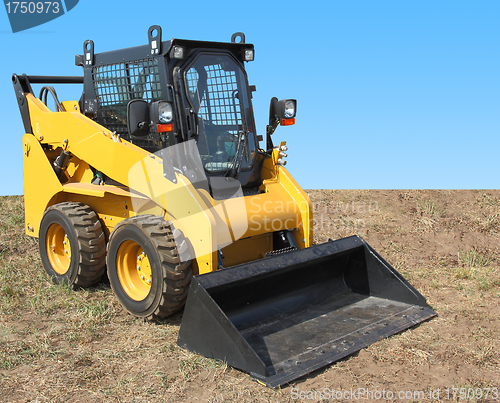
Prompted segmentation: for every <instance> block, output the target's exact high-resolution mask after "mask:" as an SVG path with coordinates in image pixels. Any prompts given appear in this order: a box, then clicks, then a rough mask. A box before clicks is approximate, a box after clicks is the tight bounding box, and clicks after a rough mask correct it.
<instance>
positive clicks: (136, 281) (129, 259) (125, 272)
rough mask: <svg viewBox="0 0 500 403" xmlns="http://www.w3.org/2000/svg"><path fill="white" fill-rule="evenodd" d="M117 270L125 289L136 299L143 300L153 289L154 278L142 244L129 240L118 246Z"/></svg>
mask: <svg viewBox="0 0 500 403" xmlns="http://www.w3.org/2000/svg"><path fill="white" fill-rule="evenodd" d="M116 270H117V273H118V279H119V280H120V284H121V286H122V288H123V290H124V291H125V292H126V293H127V295H128V296H129V297H130V298H132V299H133V300H135V301H142V300H143V299H144V298H146V297H147V296H148V294H149V291H150V290H151V283H152V282H153V278H152V275H151V265H150V264H149V259H148V256H147V255H146V252H144V249H142V247H141V245H139V244H138V243H137V242H134V241H131V240H128V241H125V242H123V243H122V244H121V245H120V247H119V248H118V253H117V256H116Z"/></svg>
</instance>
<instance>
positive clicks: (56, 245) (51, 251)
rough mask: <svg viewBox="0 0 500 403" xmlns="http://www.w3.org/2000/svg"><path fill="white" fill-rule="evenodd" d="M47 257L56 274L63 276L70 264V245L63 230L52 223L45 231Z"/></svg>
mask: <svg viewBox="0 0 500 403" xmlns="http://www.w3.org/2000/svg"><path fill="white" fill-rule="evenodd" d="M45 240H46V245H47V257H48V258H49V262H50V265H51V266H52V268H53V269H54V271H55V272H56V273H57V274H61V275H63V274H65V273H66V272H67V271H68V270H69V265H70V264H71V244H70V242H69V239H68V234H66V231H65V230H64V228H63V227H62V226H61V225H59V224H57V223H53V224H51V225H50V227H49V229H48V230H47V237H46V239H45Z"/></svg>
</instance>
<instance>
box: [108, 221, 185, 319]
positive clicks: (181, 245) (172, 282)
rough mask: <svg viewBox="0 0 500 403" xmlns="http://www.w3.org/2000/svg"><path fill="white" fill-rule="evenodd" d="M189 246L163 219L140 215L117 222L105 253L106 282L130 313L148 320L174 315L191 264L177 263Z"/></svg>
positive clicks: (179, 304)
mask: <svg viewBox="0 0 500 403" xmlns="http://www.w3.org/2000/svg"><path fill="white" fill-rule="evenodd" d="M186 248H187V241H186V240H185V239H184V236H183V235H182V233H181V232H180V231H179V230H178V229H173V226H172V224H171V223H170V222H168V223H167V222H166V221H165V220H164V219H163V218H162V217H158V216H153V215H139V216H136V217H132V218H129V219H126V220H123V221H122V222H120V223H119V224H118V225H117V226H116V227H115V229H114V231H113V232H112V234H111V236H110V239H109V243H108V253H107V267H108V277H109V282H110V284H111V288H112V289H113V291H114V293H115V295H116V297H117V298H118V300H119V301H120V303H121V304H122V305H123V307H124V308H125V309H126V310H127V311H129V312H130V313H131V314H133V315H135V316H137V317H142V318H148V319H154V318H162V317H166V316H169V315H171V314H173V313H174V312H176V311H178V310H179V309H180V308H182V306H183V305H184V302H185V300H186V296H187V291H188V286H189V283H190V281H191V278H192V271H191V262H190V261H185V262H181V259H180V257H179V250H181V252H184V250H185V249H186Z"/></svg>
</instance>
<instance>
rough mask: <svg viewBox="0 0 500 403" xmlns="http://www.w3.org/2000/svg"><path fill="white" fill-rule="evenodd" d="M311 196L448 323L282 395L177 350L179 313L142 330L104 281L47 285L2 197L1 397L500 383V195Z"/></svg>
mask: <svg viewBox="0 0 500 403" xmlns="http://www.w3.org/2000/svg"><path fill="white" fill-rule="evenodd" d="M310 196H311V198H312V200H313V201H314V203H315V209H316V214H315V230H316V232H315V241H316V242H324V241H326V240H327V239H328V238H334V239H336V238H340V237H344V236H349V235H352V234H353V233H357V234H359V235H361V236H362V237H364V238H365V239H366V240H367V241H368V242H369V243H370V245H372V246H373V247H374V248H375V249H376V250H377V251H379V252H380V254H381V255H382V256H384V257H385V258H386V259H387V260H388V261H389V262H390V263H391V264H393V266H394V267H395V268H396V269H397V270H398V271H400V272H401V273H402V274H403V275H404V276H405V277H406V278H407V279H408V280H409V281H411V283H412V284H413V285H414V286H415V288H417V289H418V290H419V291H420V292H421V293H422V294H423V295H425V296H426V297H427V300H428V302H429V304H430V305H431V306H432V307H433V308H434V309H435V310H436V311H437V312H438V314H439V316H438V317H437V318H435V319H433V320H431V321H430V322H427V323H424V324H422V325H420V326H418V327H416V328H413V329H411V330H409V331H406V332H403V333H401V334H398V335H395V336H393V337H391V338H389V339H386V340H382V341H380V342H378V343H375V344H373V345H371V346H370V347H368V348H366V349H364V350H362V351H360V352H359V353H357V354H355V355H353V356H351V357H349V358H347V359H345V360H342V361H340V362H338V363H336V364H335V365H332V366H329V367H326V368H324V369H322V370H320V371H317V372H315V373H313V374H312V375H310V376H309V377H305V378H302V379H299V380H297V381H295V382H294V383H293V384H292V385H290V386H287V387H284V388H283V389H281V390H271V389H268V388H265V387H262V386H261V385H259V384H257V383H255V382H253V381H252V380H251V379H250V377H249V376H248V375H246V374H244V373H242V372H240V371H237V370H235V369H233V368H231V367H228V366H227V365H225V364H224V363H221V362H217V361H213V360H210V359H207V358H203V357H200V356H198V355H196V354H192V353H189V352H187V351H185V350H183V349H181V348H179V347H178V346H177V345H176V338H177V332H178V329H179V325H180V320H181V315H180V314H178V315H174V316H173V317H171V318H169V319H167V320H164V321H162V322H158V323H149V322H143V321H140V320H137V319H135V318H133V317H131V316H130V315H128V314H126V313H125V312H123V310H122V308H121V307H120V305H119V304H118V303H117V302H116V300H115V298H114V297H113V294H112V292H111V290H110V288H109V286H108V285H107V284H106V283H102V284H100V285H98V286H97V287H94V288H90V289H86V290H78V291H73V290H72V289H71V287H69V286H67V285H54V284H52V283H51V282H49V281H48V280H47V277H46V276H45V274H44V271H43V269H42V266H41V263H40V259H39V256H38V245H37V241H36V240H34V239H32V238H29V237H27V236H25V235H24V233H23V223H24V220H23V200H22V197H1V198H0V390H1V391H2V397H1V398H0V400H1V401H3V402H63V401H64V402H109V401H116V402H192V401H207V402H235V401H244V402H288V401H293V400H292V398H291V390H292V388H293V387H295V388H298V389H300V390H317V391H320V390H323V389H324V388H333V389H336V390H339V389H341V388H342V389H348V388H351V387H352V388H358V387H361V388H376V389H377V388H378V389H380V390H381V389H382V388H386V389H391V390H395V391H397V390H429V388H433V389H436V388H446V387H452V386H454V387H465V388H485V387H500V384H499V382H498V379H500V355H499V352H498V346H499V345H500V322H499V318H500V308H499V306H500V304H499V302H500V260H499V257H500V256H499V250H500V236H499V231H500V226H499V223H500V219H499V208H500V192H493V191H489V192H481V191H474V192H473V191H469V192H467V191H458V192H452V191H330V190H318V191H310ZM201 337H202V336H201ZM427 397H428V396H426V399H427ZM426 399H424V401H429V400H426ZM417 400H418V399H417ZM308 401H310V400H308ZM312 401H315V400H312ZM407 401H411V400H407ZM415 401H416V400H415ZM462 401H463V400H462Z"/></svg>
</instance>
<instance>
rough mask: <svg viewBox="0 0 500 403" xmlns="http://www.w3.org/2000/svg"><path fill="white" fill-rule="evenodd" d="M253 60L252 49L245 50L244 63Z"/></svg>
mask: <svg viewBox="0 0 500 403" xmlns="http://www.w3.org/2000/svg"><path fill="white" fill-rule="evenodd" d="M253 59H254V53H253V49H245V61H246V62H251V61H253Z"/></svg>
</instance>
